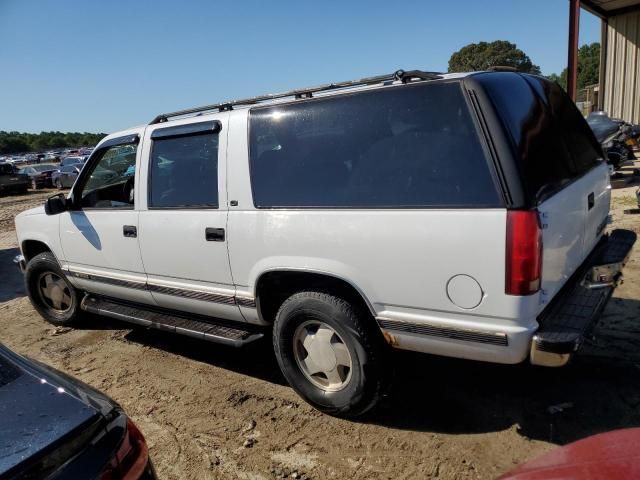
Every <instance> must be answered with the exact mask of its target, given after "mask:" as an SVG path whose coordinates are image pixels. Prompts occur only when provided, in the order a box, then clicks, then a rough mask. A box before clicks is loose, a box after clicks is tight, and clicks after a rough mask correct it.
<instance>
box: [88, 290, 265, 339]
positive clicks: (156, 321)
mask: <svg viewBox="0 0 640 480" xmlns="http://www.w3.org/2000/svg"><path fill="white" fill-rule="evenodd" d="M80 308H82V310H85V311H86V312H89V313H95V314H97V315H104V316H106V317H111V318H115V319H117V320H123V321H125V322H130V323H135V324H136V325H141V326H143V327H149V328H157V329H158V330H165V331H168V332H173V333H178V334H181V335H188V336H190V337H195V338H199V339H201V340H207V341H209V342H216V343H222V344H224V345H229V346H231V347H242V346H244V345H246V344H248V343H251V342H254V341H256V340H259V339H260V338H262V337H263V336H264V334H262V333H260V332H258V331H256V330H253V329H251V328H244V327H245V325H243V324H235V323H234V324H233V325H230V324H228V323H221V322H220V323H219V322H215V321H213V320H209V319H208V318H207V319H205V318H203V317H201V316H198V315H193V316H189V317H187V316H186V315H185V314H182V313H181V314H177V313H173V312H162V311H159V310H156V309H153V307H145V306H138V305H136V306H134V305H130V304H124V303H119V302H116V301H113V300H110V299H106V298H102V297H96V296H93V295H87V296H85V297H84V298H83V299H82V303H81V304H80Z"/></svg>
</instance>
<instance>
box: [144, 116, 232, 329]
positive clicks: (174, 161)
mask: <svg viewBox="0 0 640 480" xmlns="http://www.w3.org/2000/svg"><path fill="white" fill-rule="evenodd" d="M227 116H228V114H222V115H219V116H216V117H213V118H212V117H210V119H209V120H204V121H203V119H202V117H196V119H195V121H194V120H193V119H191V120H189V121H188V122H185V121H179V120H178V121H175V122H170V123H169V124H165V123H162V124H158V125H153V126H150V127H147V131H146V134H145V135H146V139H145V150H144V153H143V156H144V158H145V162H144V165H145V166H144V168H145V170H144V172H145V173H143V175H142V178H146V182H144V185H143V186H142V192H144V193H143V197H144V200H143V202H146V203H145V204H144V206H143V209H142V211H141V212H140V250H141V252H142V261H143V262H144V267H145V271H146V273H147V276H148V288H149V289H150V290H151V292H152V295H153V298H154V300H155V302H156V303H157V304H158V306H160V307H163V308H169V309H174V310H181V311H185V312H192V313H196V314H201V315H208V316H212V317H219V318H225V319H231V320H242V315H241V314H240V309H239V308H238V307H237V306H236V304H235V287H234V286H233V280H232V278H231V268H230V266H229V255H228V251H227V235H226V228H227V213H228V208H227V196H226V181H225V178H226V151H227V150H226V148H227V142H226V137H227V135H226V133H227V132H226V125H227Z"/></svg>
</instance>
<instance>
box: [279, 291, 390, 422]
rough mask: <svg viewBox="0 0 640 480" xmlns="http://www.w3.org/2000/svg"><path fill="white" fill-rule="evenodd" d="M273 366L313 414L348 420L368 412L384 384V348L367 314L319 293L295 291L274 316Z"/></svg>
mask: <svg viewBox="0 0 640 480" xmlns="http://www.w3.org/2000/svg"><path fill="white" fill-rule="evenodd" d="M273 343H274V349H275V352H276V357H277V359H278V364H279V365H280V368H281V370H282V373H283V375H284V376H285V377H286V379H287V381H288V382H289V384H290V385H291V387H292V388H293V389H294V390H295V391H296V392H297V393H298V394H299V395H300V396H301V397H302V398H304V399H305V400H306V401H307V402H309V403H310V404H311V405H313V406H314V407H315V408H317V409H318V410H320V411H322V412H324V413H328V414H330V415H336V416H342V417H354V416H357V415H361V414H363V413H365V412H366V411H367V410H369V409H371V408H372V407H373V406H374V405H375V404H376V402H377V401H378V399H379V398H380V396H381V394H382V391H383V385H384V380H385V375H384V372H385V369H384V365H383V359H382V357H383V352H384V348H385V345H384V343H383V341H382V338H381V335H380V332H379V331H378V329H377V328H376V327H375V324H374V323H373V322H372V319H371V317H370V315H369V312H367V311H362V309H361V308H359V307H358V306H357V305H354V304H352V303H350V302H348V301H346V300H344V299H342V298H339V297H336V296H333V295H330V294H328V293H324V292H312V291H306V292H299V293H296V294H294V295H292V296H291V297H289V298H288V299H287V300H286V301H285V302H284V303H283V304H282V306H281V307H280V310H279V311H278V313H277V315H276V321H275V324H274V334H273Z"/></svg>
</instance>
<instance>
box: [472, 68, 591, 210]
mask: <svg viewBox="0 0 640 480" xmlns="http://www.w3.org/2000/svg"><path fill="white" fill-rule="evenodd" d="M481 83H482V85H483V86H484V88H485V91H486V92H487V94H488V95H489V97H490V98H491V101H492V102H493V104H494V105H495V107H496V110H497V112H498V115H499V116H500V117H501V119H502V122H503V123H504V125H505V128H506V130H507V131H508V132H509V134H510V136H511V139H512V142H513V145H514V148H515V150H516V152H515V153H516V160H517V167H518V171H519V173H520V178H521V181H522V184H523V188H524V190H525V195H526V197H527V199H529V201H531V202H532V203H539V202H541V201H543V200H544V199H545V198H547V197H549V196H550V195H552V194H553V193H555V192H556V191H558V190H559V189H561V188H563V187H564V186H565V185H567V184H568V183H570V182H571V181H572V180H574V179H575V178H577V177H579V176H581V175H582V174H583V173H585V172H587V171H588V170H590V169H591V168H593V167H594V166H595V165H597V164H598V159H599V157H600V152H599V147H598V145H597V142H596V141H595V139H594V138H593V135H592V134H591V132H590V131H589V127H588V125H587V123H586V121H585V120H584V119H583V118H582V116H581V115H580V112H579V111H578V110H577V108H576V107H575V106H574V105H573V103H572V102H571V100H570V99H569V97H568V96H567V95H566V94H565V93H564V91H562V89H561V88H560V87H559V86H557V85H556V84H554V83H552V82H548V81H545V80H542V79H538V78H536V77H524V76H520V75H514V74H486V75H482V76H481Z"/></svg>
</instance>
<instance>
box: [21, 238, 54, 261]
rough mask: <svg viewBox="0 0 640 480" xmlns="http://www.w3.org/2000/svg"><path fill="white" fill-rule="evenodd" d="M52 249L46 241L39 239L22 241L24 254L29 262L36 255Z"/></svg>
mask: <svg viewBox="0 0 640 480" xmlns="http://www.w3.org/2000/svg"><path fill="white" fill-rule="evenodd" d="M50 251H51V249H50V248H49V247H48V246H47V245H46V244H45V243H42V242H39V241H38V240H25V241H24V242H22V254H23V255H24V260H25V262H27V263H29V260H31V259H32V258H33V257H35V256H36V255H38V254H40V253H43V252H50Z"/></svg>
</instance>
